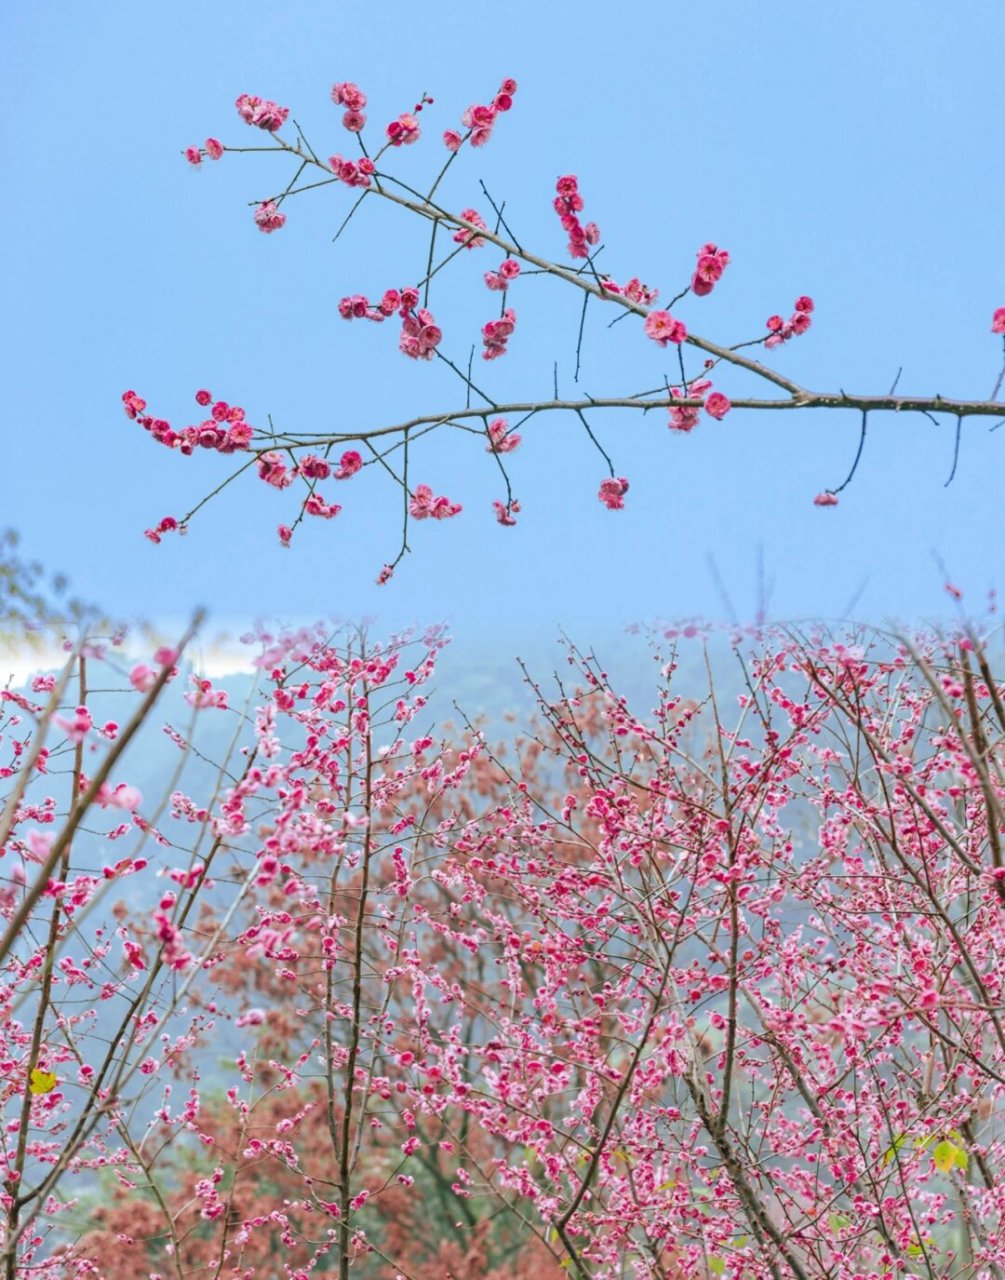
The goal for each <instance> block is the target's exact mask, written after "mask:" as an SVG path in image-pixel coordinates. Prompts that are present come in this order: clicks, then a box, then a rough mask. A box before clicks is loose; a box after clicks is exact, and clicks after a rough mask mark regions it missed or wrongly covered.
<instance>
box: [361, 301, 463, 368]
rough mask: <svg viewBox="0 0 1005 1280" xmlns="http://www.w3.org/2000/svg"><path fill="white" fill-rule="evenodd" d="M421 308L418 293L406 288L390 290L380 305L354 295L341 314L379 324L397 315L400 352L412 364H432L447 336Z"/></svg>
mask: <svg viewBox="0 0 1005 1280" xmlns="http://www.w3.org/2000/svg"><path fill="white" fill-rule="evenodd" d="M418 304H419V291H418V289H413V288H411V287H406V288H404V289H400V290H399V289H388V290H387V291H386V292H385V293H384V295H383V296H382V297H381V299H380V301H379V302H376V303H371V302H370V300H369V299H368V298H367V297H366V295H365V294H362V293H357V294H353V295H352V296H351V297H345V298H342V299H341V301H340V302H339V304H338V311H339V315H340V316H342V318H343V319H344V320H354V319H362V320H374V321H376V322H378V323H379V322H381V321H383V320H386V319H388V317H389V316H392V315H394V313H395V312H397V313H398V315H399V316H400V317H401V334H400V337H399V340H398V350H399V351H401V352H402V353H403V354H404V355H406V356H408V357H409V358H410V359H412V360H432V358H433V356H434V355H435V354H436V348H437V347H438V346H439V344H440V342H441V340H442V338H443V332H442V330H441V329H440V328H439V326H438V325H437V324H436V320H435V318H434V316H433V313H432V312H431V311H430V310H428V309H427V308H426V307H419V305H418Z"/></svg>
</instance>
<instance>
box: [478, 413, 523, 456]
mask: <svg viewBox="0 0 1005 1280" xmlns="http://www.w3.org/2000/svg"><path fill="white" fill-rule="evenodd" d="M485 432H486V434H487V436H488V438H489V442H488V444H487V445H486V446H485V452H486V453H510V452H512V450H513V449H515V448H516V447H517V445H518V444H519V443H520V439H521V437H520V435H519V434H518V433H517V432H511V431H510V429H509V423H508V422H507V421H506V419H505V418H493V419H492V421H491V422H490V423H489V425H488V426H487V427H486V428H485Z"/></svg>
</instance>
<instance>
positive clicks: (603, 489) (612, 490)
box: [597, 476, 629, 511]
mask: <svg viewBox="0 0 1005 1280" xmlns="http://www.w3.org/2000/svg"><path fill="white" fill-rule="evenodd" d="M628 489H629V484H628V481H627V480H626V479H625V477H624V476H620V477H619V478H617V479H615V478H614V477H613V476H611V477H610V478H609V479H607V480H602V481H601V482H600V489H599V490H598V492H597V497H598V498H599V499H600V501H601V502H602V503H603V504H604V506H605V507H607V509H608V510H609V511H623V510H624V506H625V494H626V493H627V492H628Z"/></svg>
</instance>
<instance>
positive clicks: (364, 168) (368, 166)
mask: <svg viewBox="0 0 1005 1280" xmlns="http://www.w3.org/2000/svg"><path fill="white" fill-rule="evenodd" d="M328 166H329V168H330V169H331V171H332V173H334V175H335V176H336V178H338V179H339V181H340V182H344V183H345V185H346V186H347V187H369V186H370V185H371V183H372V180H373V175H374V173H375V172H376V169H377V166H376V165H375V164H374V162H373V161H372V160H371V159H370V157H369V156H361V157H360V158H359V159H358V160H346V159H344V158H343V157H342V156H340V155H334V156H329V157H328Z"/></svg>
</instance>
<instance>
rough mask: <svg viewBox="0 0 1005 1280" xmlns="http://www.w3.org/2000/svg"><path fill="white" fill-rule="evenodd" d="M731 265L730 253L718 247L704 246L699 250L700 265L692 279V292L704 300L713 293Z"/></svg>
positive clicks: (712, 245)
mask: <svg viewBox="0 0 1005 1280" xmlns="http://www.w3.org/2000/svg"><path fill="white" fill-rule="evenodd" d="M728 265H729V253H728V252H727V251H726V250H725V249H720V248H719V247H718V245H714V244H703V245H702V246H701V248H700V249H699V250H698V265H697V266H696V267H695V270H694V275H693V276H692V277H691V292H692V293H693V294H694V295H695V296H696V297H699V298H704V297H706V296H707V295H708V294H710V293H711V292H712V290H713V289H714V288H715V286H716V283H717V282H718V281H719V280H720V279H721V277H722V273H723V272H724V271H725V270H726V267H727V266H728Z"/></svg>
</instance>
